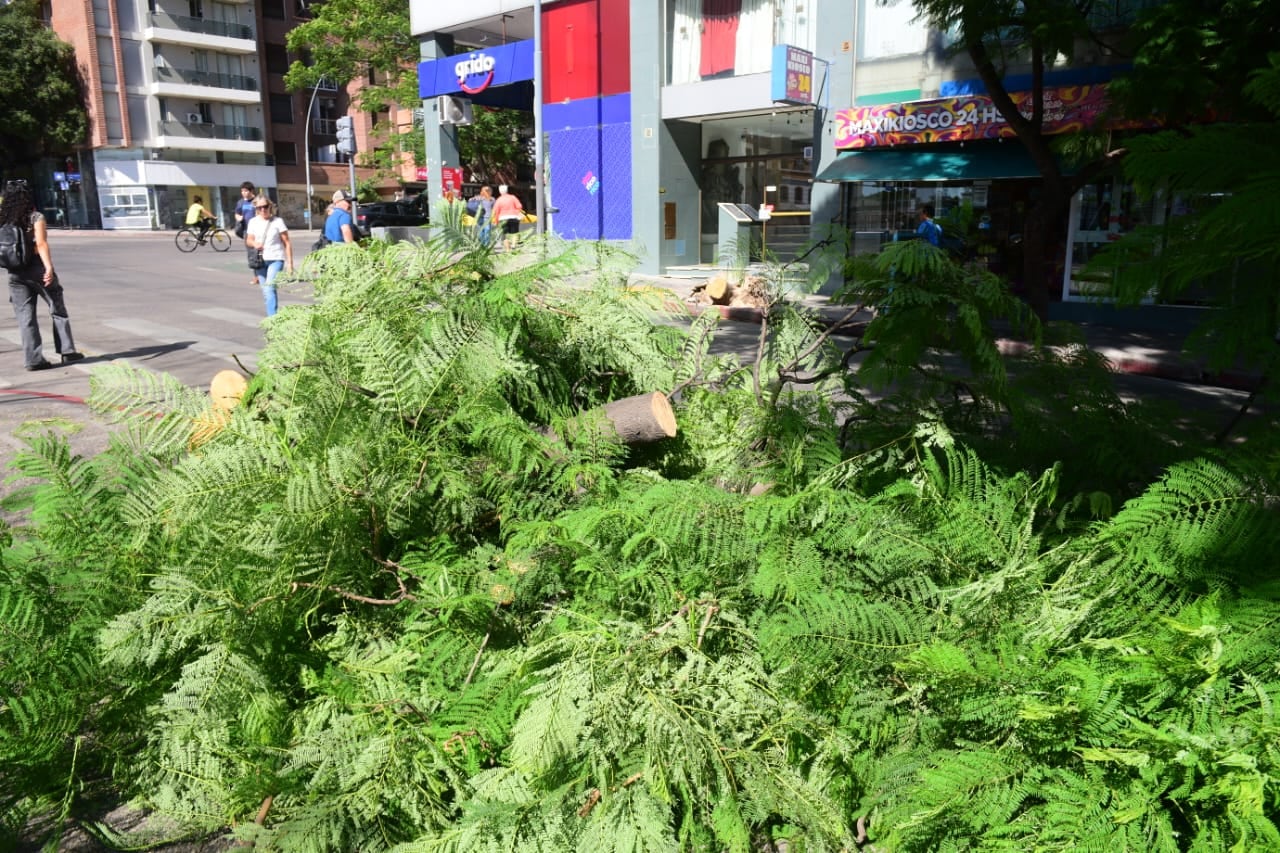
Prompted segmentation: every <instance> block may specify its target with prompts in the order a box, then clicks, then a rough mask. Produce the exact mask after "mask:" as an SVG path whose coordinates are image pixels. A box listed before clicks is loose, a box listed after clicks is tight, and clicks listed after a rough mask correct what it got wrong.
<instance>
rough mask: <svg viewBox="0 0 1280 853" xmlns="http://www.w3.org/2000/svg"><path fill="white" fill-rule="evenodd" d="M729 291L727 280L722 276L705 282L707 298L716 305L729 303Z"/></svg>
mask: <svg viewBox="0 0 1280 853" xmlns="http://www.w3.org/2000/svg"><path fill="white" fill-rule="evenodd" d="M731 290H732V288H730V286H729V279H727V278H725V277H724V276H722V275H717V276H714V277H713V278H712V279H711V280H710V281H708V282H707V296H710V297H711V301H712V302H714V303H715V304H717V305H724V304H725V303H727V302H728V301H729V294H730V292H731Z"/></svg>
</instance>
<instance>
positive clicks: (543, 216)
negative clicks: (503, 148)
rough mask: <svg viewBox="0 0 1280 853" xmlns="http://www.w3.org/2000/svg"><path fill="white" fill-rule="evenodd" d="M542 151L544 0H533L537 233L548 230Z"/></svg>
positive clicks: (534, 229) (534, 191) (534, 150)
mask: <svg viewBox="0 0 1280 853" xmlns="http://www.w3.org/2000/svg"><path fill="white" fill-rule="evenodd" d="M543 157H544V155H543V151H542V0H533V202H534V211H535V214H536V216H537V217H538V221H537V222H535V223H534V224H533V231H534V233H535V234H545V233H546V230H547V200H546V193H545V192H544V190H545V188H544V187H543V179H544V176H543V168H542V166H543V164H542V161H543Z"/></svg>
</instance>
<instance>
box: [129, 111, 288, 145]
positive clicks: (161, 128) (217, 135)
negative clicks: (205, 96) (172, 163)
mask: <svg viewBox="0 0 1280 853" xmlns="http://www.w3.org/2000/svg"><path fill="white" fill-rule="evenodd" d="M196 118H198V116H195V115H192V116H188V120H187V121H162V122H159V123H157V125H156V136H155V139H154V140H153V141H152V142H151V143H150V144H151V145H154V146H155V147H156V148H185V149H187V150H192V151H235V152H237V153H240V154H265V153H266V151H267V143H266V142H265V141H264V140H263V133H262V130H261V128H257V127H243V126H237V125H229V124H214V123H212V122H203V121H196V120H195V119H196Z"/></svg>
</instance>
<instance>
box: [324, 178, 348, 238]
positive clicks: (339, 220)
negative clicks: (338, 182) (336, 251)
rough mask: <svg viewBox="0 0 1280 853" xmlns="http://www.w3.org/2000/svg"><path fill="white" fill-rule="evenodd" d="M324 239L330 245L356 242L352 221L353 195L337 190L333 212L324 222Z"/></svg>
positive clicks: (334, 195)
mask: <svg viewBox="0 0 1280 853" xmlns="http://www.w3.org/2000/svg"><path fill="white" fill-rule="evenodd" d="M324 238H325V239H326V240H328V241H329V242H330V243H354V242H355V241H356V236H355V226H354V225H353V224H352V219H351V194H350V193H349V192H347V191H346V190H336V191H335V192H334V194H333V212H332V213H330V214H329V218H328V219H326V220H325V221H324Z"/></svg>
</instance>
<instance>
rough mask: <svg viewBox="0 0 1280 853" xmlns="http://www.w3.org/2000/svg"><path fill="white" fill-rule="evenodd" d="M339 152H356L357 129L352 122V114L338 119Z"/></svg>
mask: <svg viewBox="0 0 1280 853" xmlns="http://www.w3.org/2000/svg"><path fill="white" fill-rule="evenodd" d="M338 153H340V154H354V153H356V130H355V128H354V127H353V126H352V124H351V116H342V117H341V118H339V119H338Z"/></svg>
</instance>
